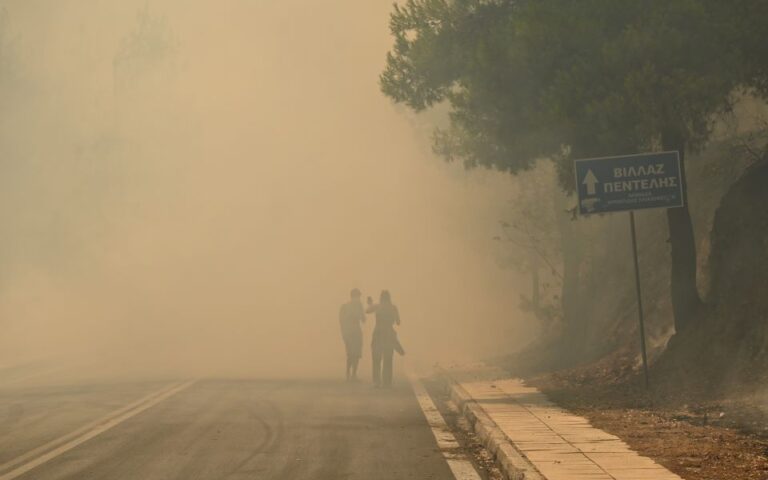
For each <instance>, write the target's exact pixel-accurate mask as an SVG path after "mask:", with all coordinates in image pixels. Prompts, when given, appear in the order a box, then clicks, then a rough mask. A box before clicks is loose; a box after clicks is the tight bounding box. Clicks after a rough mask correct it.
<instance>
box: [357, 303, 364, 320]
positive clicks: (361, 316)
mask: <svg viewBox="0 0 768 480" xmlns="http://www.w3.org/2000/svg"><path fill="white" fill-rule="evenodd" d="M357 312H358V315H357V317H358V318H357V319H358V320H359V321H360V323H365V309H364V308H363V306H362V305H360V309H359V310H358V311H357Z"/></svg>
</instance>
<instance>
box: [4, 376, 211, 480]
mask: <svg viewBox="0 0 768 480" xmlns="http://www.w3.org/2000/svg"><path fill="white" fill-rule="evenodd" d="M195 382H196V380H190V381H188V382H181V383H174V384H172V385H170V386H167V387H165V388H163V389H161V390H159V391H157V392H154V393H151V394H149V395H147V396H145V397H143V398H141V399H139V400H137V401H135V402H133V403H131V404H129V405H127V406H125V407H123V408H120V409H118V410H116V411H114V412H112V413H110V414H109V415H106V416H105V417H102V418H100V419H99V420H96V421H95V422H92V423H89V424H88V425H86V426H85V427H82V428H80V429H78V430H76V431H74V432H72V433H69V434H67V435H64V436H63V437H60V438H57V439H56V440H53V441H51V442H48V443H46V444H45V445H42V446H40V447H38V448H36V449H34V450H32V451H30V452H27V453H25V454H24V455H21V456H20V457H17V458H15V459H13V460H11V461H10V462H7V463H5V464H3V465H0V472H2V471H6V470H8V469H10V468H13V470H11V471H9V472H7V473H4V474H2V475H0V480H13V479H15V478H18V477H20V476H21V475H24V474H25V473H27V472H29V471H30V470H32V469H33V468H36V467H39V466H40V465H42V464H44V463H45V462H47V461H49V460H51V459H53V458H56V457H58V456H59V455H61V454H63V453H65V452H68V451H69V450H72V449H73V448H75V447H77V446H78V445H81V444H83V443H85V442H87V441H88V440H90V439H92V438H93V437H95V436H97V435H99V434H101V433H104V432H106V431H107V430H109V429H110V428H112V427H114V426H116V425H119V424H121V423H122V422H124V421H126V420H128V419H129V418H131V417H134V416H136V415H138V414H139V413H141V412H143V411H145V410H147V409H149V408H151V407H154V406H155V405H157V404H158V403H160V402H162V401H163V400H165V399H167V398H169V397H171V396H173V395H175V394H177V393H179V392H180V391H182V390H184V389H185V388H188V387H190V386H191V385H192V384H193V383H195ZM25 462H26V463H25Z"/></svg>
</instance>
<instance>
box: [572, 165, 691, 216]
mask: <svg viewBox="0 0 768 480" xmlns="http://www.w3.org/2000/svg"><path fill="white" fill-rule="evenodd" d="M575 170H576V191H577V192H578V195H579V213H581V214H582V215H585V214H591V213H609V212H622V211H626V210H640V209H644V208H672V207H682V206H683V182H684V181H685V179H684V178H682V173H681V171H680V155H679V154H678V152H661V153H641V154H639V155H624V156H620V157H605V158H590V159H585V160H576V161H575Z"/></svg>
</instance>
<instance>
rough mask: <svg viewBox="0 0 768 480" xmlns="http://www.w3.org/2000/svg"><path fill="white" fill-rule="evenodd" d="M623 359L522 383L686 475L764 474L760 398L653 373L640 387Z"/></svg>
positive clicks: (767, 442) (753, 478) (754, 477)
mask: <svg viewBox="0 0 768 480" xmlns="http://www.w3.org/2000/svg"><path fill="white" fill-rule="evenodd" d="M607 365H611V367H608V366H607ZM616 365H624V366H623V367H615V366H616ZM628 365H629V363H627V362H626V361H625V362H620V361H618V362H617V359H616V358H612V359H607V360H606V362H605V363H603V364H596V365H591V366H589V367H583V368H579V369H572V370H568V371H563V372H557V373H550V374H545V375H539V376H536V377H531V378H529V379H528V382H529V384H531V385H534V386H536V387H538V388H539V389H541V390H542V391H544V392H545V393H547V394H548V395H549V397H550V398H551V399H552V400H553V401H555V402H557V403H558V404H560V405H561V406H563V407H565V408H567V409H569V410H571V411H573V412H575V413H577V414H579V415H582V416H584V417H586V418H588V419H589V420H590V422H592V424H593V425H594V426H596V427H598V428H601V429H603V430H605V431H607V432H610V433H612V434H614V435H616V436H618V437H620V438H621V439H622V440H624V441H625V442H626V443H627V444H628V445H630V446H631V447H632V448H633V449H635V450H637V451H638V452H639V453H641V454H642V455H645V456H648V457H650V458H653V459H654V460H656V461H657V462H659V463H660V464H662V465H664V466H665V467H667V468H669V469H670V470H671V471H673V472H674V473H676V474H678V475H680V476H681V477H682V478H684V479H686V480H766V479H768V417H767V416H766V413H765V412H766V411H768V410H766V408H768V405H766V402H765V399H766V398H768V397H767V396H765V395H759V394H757V393H756V392H755V391H754V390H744V391H732V392H729V393H728V394H723V393H720V394H714V393H712V392H709V391H707V390H706V387H705V386H701V387H697V386H683V385H681V384H679V383H675V382H673V381H669V380H666V381H665V380H664V379H659V378H657V379H656V380H657V381H656V382H652V383H651V388H650V390H646V389H645V387H644V384H643V381H642V376H641V375H640V374H639V372H637V371H636V370H633V369H632V368H631V367H629V366H628ZM652 373H653V372H652ZM651 378H653V377H651Z"/></svg>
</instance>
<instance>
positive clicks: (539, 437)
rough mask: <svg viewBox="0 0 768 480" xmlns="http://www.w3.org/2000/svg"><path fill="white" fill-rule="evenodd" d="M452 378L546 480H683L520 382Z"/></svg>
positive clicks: (486, 373) (479, 374)
mask: <svg viewBox="0 0 768 480" xmlns="http://www.w3.org/2000/svg"><path fill="white" fill-rule="evenodd" d="M448 373H449V375H450V376H451V377H452V378H453V379H454V381H455V382H456V387H458V388H459V389H461V390H463V391H464V392H465V395H464V397H471V399H472V401H473V402H475V403H476V404H477V405H478V406H479V407H480V408H481V409H482V411H483V412H484V413H485V414H486V416H487V418H488V419H490V420H491V421H492V422H493V423H495V426H496V427H498V429H499V430H501V432H503V434H504V436H506V438H507V439H508V440H510V441H511V442H512V443H513V444H514V446H515V448H516V449H517V450H518V451H519V452H520V453H521V454H522V455H523V456H524V457H525V458H527V460H528V461H529V462H530V463H531V464H532V465H533V466H534V467H535V468H536V470H538V471H539V472H540V473H541V475H542V476H543V477H544V478H545V479H546V480H681V478H680V477H679V476H677V475H675V474H673V473H671V472H670V471H669V470H667V469H665V468H664V467H662V466H661V465H659V464H657V463H656V462H654V461H653V460H651V459H650V458H647V457H643V456H640V455H639V454H638V453H637V452H635V451H633V450H632V449H630V448H629V446H627V444H625V443H624V442H623V441H621V439H619V438H618V437H616V436H614V435H610V434H608V433H606V432H604V431H602V430H600V429H598V428H595V427H593V426H591V425H590V424H589V422H588V421H587V420H586V419H585V418H583V417H579V416H577V415H573V414H571V413H568V412H566V411H565V410H562V409H561V408H559V407H557V406H556V405H554V404H553V403H551V402H550V401H549V400H547V398H546V396H545V395H544V394H542V393H541V392H539V391H538V390H537V389H535V388H530V387H526V386H525V385H524V384H523V382H522V381H521V380H519V379H503V378H501V375H500V374H499V373H500V372H499V371H498V370H493V369H490V368H488V367H478V368H476V369H471V370H450V371H449V372H448Z"/></svg>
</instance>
